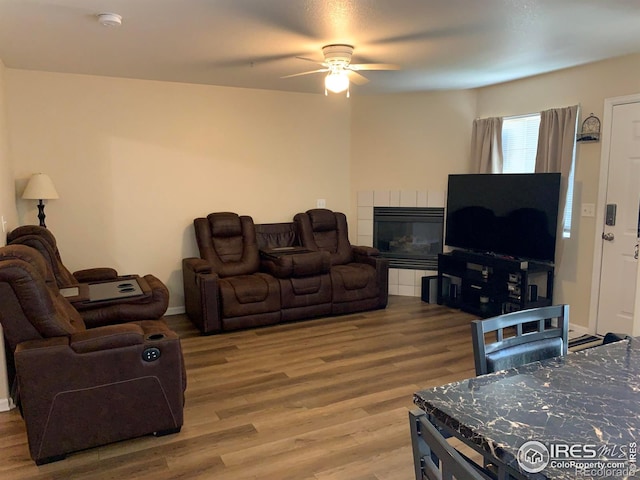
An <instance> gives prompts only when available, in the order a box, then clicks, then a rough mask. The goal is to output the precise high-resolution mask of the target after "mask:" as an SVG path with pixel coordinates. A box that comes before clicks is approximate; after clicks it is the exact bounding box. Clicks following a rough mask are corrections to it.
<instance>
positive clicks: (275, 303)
mask: <svg viewBox="0 0 640 480" xmlns="http://www.w3.org/2000/svg"><path fill="white" fill-rule="evenodd" d="M219 285H220V296H221V300H222V302H221V303H222V314H223V316H224V317H239V316H242V315H253V314H257V313H265V312H275V311H277V310H279V309H280V286H279V284H278V281H277V280H276V279H275V278H273V277H272V276H271V275H268V274H266V273H255V274H253V275H237V276H233V277H227V278H221V279H220V282H219Z"/></svg>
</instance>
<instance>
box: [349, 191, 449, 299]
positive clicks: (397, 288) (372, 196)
mask: <svg viewBox="0 0 640 480" xmlns="http://www.w3.org/2000/svg"><path fill="white" fill-rule="evenodd" d="M357 205H358V211H357V220H358V221H357V245H364V246H369V247H372V246H373V207H444V206H445V194H444V192H435V191H434V192H431V191H429V192H427V191H417V190H375V191H374V190H367V191H361V192H358V200H357ZM436 274H437V272H435V271H432V270H411V269H404V268H390V269H389V295H403V296H405V297H419V296H420V295H421V291H422V277H424V276H427V275H436Z"/></svg>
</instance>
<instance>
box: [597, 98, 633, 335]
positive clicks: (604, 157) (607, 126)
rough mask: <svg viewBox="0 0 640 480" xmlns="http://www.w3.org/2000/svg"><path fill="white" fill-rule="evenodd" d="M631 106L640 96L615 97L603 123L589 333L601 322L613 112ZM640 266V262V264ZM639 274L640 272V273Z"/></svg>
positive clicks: (607, 100) (609, 101)
mask: <svg viewBox="0 0 640 480" xmlns="http://www.w3.org/2000/svg"><path fill="white" fill-rule="evenodd" d="M628 103H640V93H636V94H633V95H625V96H622V97H612V98H605V99H604V118H603V122H602V127H603V128H602V132H601V134H602V137H601V140H602V147H601V150H600V177H599V184H598V201H597V204H596V220H597V222H598V223H596V228H595V242H594V247H593V272H592V275H591V302H590V305H589V331H590V332H592V333H595V332H596V327H597V320H598V302H599V300H600V274H601V270H602V244H603V242H604V240H602V231H603V230H602V228H603V225H604V214H605V208H606V205H605V203H606V201H607V183H608V181H609V163H610V151H611V127H612V124H613V109H614V107H616V106H618V105H625V104H628ZM638 265H640V262H639V263H638ZM638 272H639V273H640V268H639V270H638ZM639 290H640V283H637V284H636V303H635V309H634V314H633V318H634V321H633V332H623V333H631V334H632V335H638V334H639V333H637V330H638V328H639V327H638V325H637V324H638V313H639V310H638V308H639V305H640V298H638V297H639V295H638V294H637V292H638V291H639Z"/></svg>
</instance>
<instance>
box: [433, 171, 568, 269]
mask: <svg viewBox="0 0 640 480" xmlns="http://www.w3.org/2000/svg"><path fill="white" fill-rule="evenodd" d="M559 197H560V174H559V173H516V174H511V173H503V174H468V175H449V187H448V190H447V213H446V229H445V232H446V233H445V244H446V245H449V246H450V247H457V248H463V249H467V250H472V251H476V252H482V253H492V254H498V255H505V256H510V257H516V258H524V259H532V260H541V261H546V262H553V261H554V258H555V250H556V231H557V225H558V200H559Z"/></svg>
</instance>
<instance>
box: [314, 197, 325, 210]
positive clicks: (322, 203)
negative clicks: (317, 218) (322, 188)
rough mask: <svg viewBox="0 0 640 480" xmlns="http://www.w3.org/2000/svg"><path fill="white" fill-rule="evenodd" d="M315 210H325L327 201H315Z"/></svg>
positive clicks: (320, 199) (322, 199)
mask: <svg viewBox="0 0 640 480" xmlns="http://www.w3.org/2000/svg"><path fill="white" fill-rule="evenodd" d="M316 208H327V201H326V200H325V199H324V198H319V199H317V200H316Z"/></svg>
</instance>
